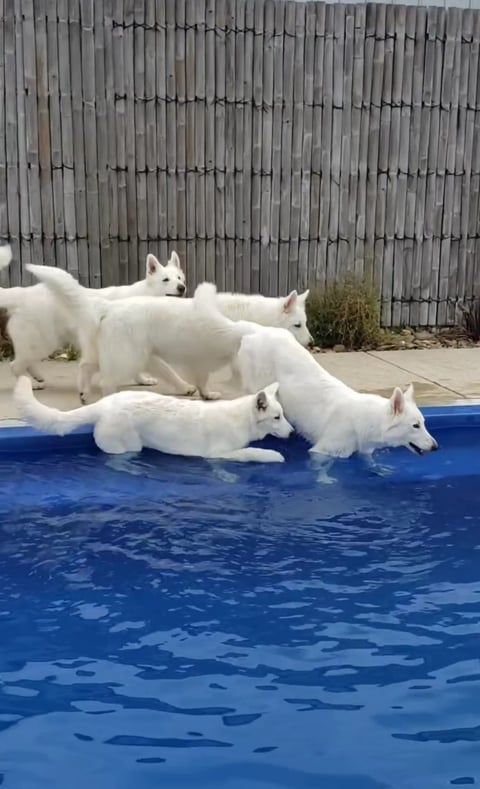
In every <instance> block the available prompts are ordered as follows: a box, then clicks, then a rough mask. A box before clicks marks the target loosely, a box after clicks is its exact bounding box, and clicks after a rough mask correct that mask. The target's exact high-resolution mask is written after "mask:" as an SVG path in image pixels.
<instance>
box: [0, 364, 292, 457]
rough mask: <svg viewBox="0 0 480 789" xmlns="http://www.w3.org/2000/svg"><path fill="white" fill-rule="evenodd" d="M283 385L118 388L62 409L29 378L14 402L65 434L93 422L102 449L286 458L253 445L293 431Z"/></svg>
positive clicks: (43, 426) (30, 417) (41, 425)
mask: <svg viewBox="0 0 480 789" xmlns="http://www.w3.org/2000/svg"><path fill="white" fill-rule="evenodd" d="M277 390H278V384H271V385H270V386H267V387H265V389H263V390H261V391H259V392H257V394H255V395H247V396H246V397H239V398H237V399H236V400H222V401H217V402H215V403H205V402H203V401H202V400H179V399H177V398H176V397H168V396H165V395H159V394H156V393H155V392H138V391H137V392H131V391H125V392H117V394H112V395H110V396H109V397H105V398H103V399H102V400H99V401H98V402H96V403H92V404H91V405H86V406H82V407H80V408H77V409H75V410H73V411H59V410H58V409H57V408H50V407H49V406H46V405H43V404H42V403H40V402H39V401H38V400H36V399H35V397H34V395H33V392H32V384H31V381H30V379H29V378H27V377H26V376H22V377H21V378H19V380H18V382H17V385H16V387H15V393H14V398H15V403H16V405H17V407H18V409H19V411H20V414H21V416H22V418H23V419H25V420H26V421H27V422H29V423H30V424H31V425H33V426H34V427H36V428H37V429H38V430H42V431H44V432H46V433H54V434H57V435H65V434H67V433H71V432H72V431H73V430H75V428H77V427H80V426H81V425H94V432H93V435H94V438H95V442H96V444H97V446H98V447H99V448H100V449H101V450H103V452H109V453H114V454H120V453H123V452H139V451H140V450H141V449H142V448H143V447H149V448H150V449H156V450H159V451H160V452H167V453H169V454H172V455H190V456H200V457H204V458H212V459H214V458H218V459H223V460H236V461H243V462H246V461H257V462H263V463H275V462H282V461H283V459H284V458H283V455H281V454H280V452H275V451H273V450H269V449H261V448H257V447H248V446H247V445H248V444H249V443H250V442H251V441H258V440H260V439H262V438H265V436H266V435H268V434H271V435H273V436H277V437H278V438H287V437H288V436H289V435H290V433H291V432H292V429H293V428H292V426H291V425H289V424H288V422H287V420H286V419H285V417H284V415H283V411H282V407H281V405H280V403H279V402H278V400H277V396H276V395H277Z"/></svg>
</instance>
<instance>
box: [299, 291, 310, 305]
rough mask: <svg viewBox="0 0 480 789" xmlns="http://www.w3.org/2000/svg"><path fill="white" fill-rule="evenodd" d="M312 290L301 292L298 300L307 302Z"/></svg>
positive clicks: (302, 302)
mask: <svg viewBox="0 0 480 789" xmlns="http://www.w3.org/2000/svg"><path fill="white" fill-rule="evenodd" d="M309 293H310V290H306V291H305V293H299V295H298V300H299V302H300V303H301V304H305V302H306V300H307V299H308V296H309Z"/></svg>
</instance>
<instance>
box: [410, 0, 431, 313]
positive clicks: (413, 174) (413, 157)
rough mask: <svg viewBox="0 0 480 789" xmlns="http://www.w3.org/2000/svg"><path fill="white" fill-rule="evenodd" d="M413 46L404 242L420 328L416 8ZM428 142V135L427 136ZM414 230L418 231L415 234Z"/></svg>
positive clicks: (419, 37)
mask: <svg viewBox="0 0 480 789" xmlns="http://www.w3.org/2000/svg"><path fill="white" fill-rule="evenodd" d="M414 12H415V42H414V56H413V81H412V112H411V125H410V144H409V150H408V176H407V193H406V197H405V239H412V269H411V271H412V274H411V287H410V294H411V299H412V301H411V304H410V317H409V323H410V324H411V325H412V326H419V325H420V284H421V273H422V244H423V226H422V225H423V223H422V225H421V224H417V217H418V213H419V212H421V215H422V216H423V211H424V207H425V177H426V173H425V172H424V173H423V176H421V174H420V166H421V162H420V135H421V133H422V114H424V110H423V109H422V94H423V79H424V62H425V30H426V27H425V26H426V16H427V14H426V9H425V8H415V9H414ZM427 139H428V134H427ZM417 228H418V231H419V232H417Z"/></svg>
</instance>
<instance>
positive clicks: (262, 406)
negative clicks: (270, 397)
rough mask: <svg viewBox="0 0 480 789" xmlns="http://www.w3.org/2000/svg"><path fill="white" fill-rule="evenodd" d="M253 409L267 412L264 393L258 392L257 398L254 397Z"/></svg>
mask: <svg viewBox="0 0 480 789" xmlns="http://www.w3.org/2000/svg"><path fill="white" fill-rule="evenodd" d="M255 408H256V409H257V411H266V410H267V395H266V394H265V392H263V391H262V392H258V394H257V396H256V397H255Z"/></svg>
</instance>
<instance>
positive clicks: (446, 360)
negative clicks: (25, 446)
mask: <svg viewBox="0 0 480 789" xmlns="http://www.w3.org/2000/svg"><path fill="white" fill-rule="evenodd" d="M317 359H318V361H319V363H320V364H321V365H322V366H323V367H324V368H325V369H326V370H328V371H329V372H330V373H332V375H335V376H337V377H338V378H340V379H341V380H342V381H345V383H347V384H348V385H349V386H352V387H354V388H355V389H358V390H360V391H362V392H376V393H377V394H381V395H384V396H389V395H390V394H391V392H392V389H393V387H394V386H407V384H409V383H413V385H414V387H415V393H416V398H417V402H418V403H419V404H421V405H442V404H451V403H457V402H459V401H464V400H468V402H471V403H472V404H473V403H475V402H480V348H442V349H429V350H414V351H378V352H377V351H372V352H362V351H361V352H358V353H320V354H317ZM41 369H42V371H43V373H44V375H45V379H46V381H47V386H46V388H45V390H44V391H41V392H38V393H37V395H38V396H39V398H40V399H41V400H42V402H44V403H47V404H48V405H53V406H56V407H57V408H62V409H69V408H76V407H77V406H78V405H79V400H78V396H77V394H76V388H75V383H76V374H77V364H76V362H65V361H55V362H53V361H47V362H43V363H42V365H41ZM227 378H228V374H227V376H225V374H222V375H220V376H218V377H217V383H216V384H215V386H214V388H220V389H224V386H222V384H224V383H225V381H226V379H227ZM12 386H13V377H12V374H11V372H10V369H9V364H8V362H0V420H2V421H4V420H5V421H7V420H8V423H12V421H13V420H17V419H18V414H17V412H16V409H15V406H14V404H13V401H12ZM154 391H155V390H154ZM225 394H226V395H227V396H230V397H231V396H233V395H234V393H233V392H232V391H230V392H228V390H225Z"/></svg>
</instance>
